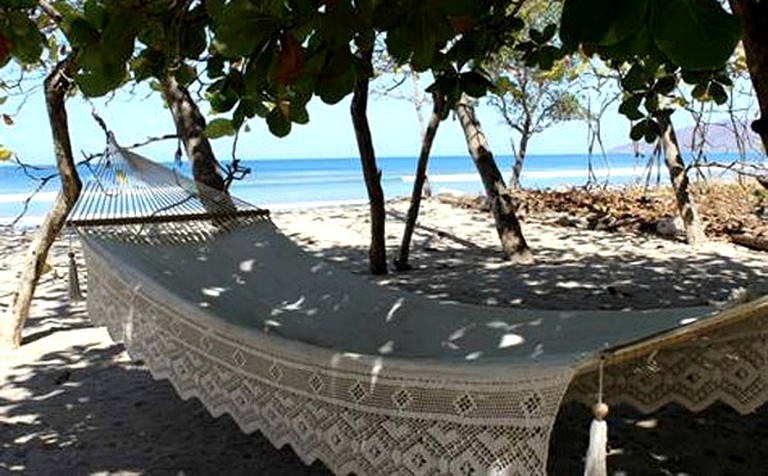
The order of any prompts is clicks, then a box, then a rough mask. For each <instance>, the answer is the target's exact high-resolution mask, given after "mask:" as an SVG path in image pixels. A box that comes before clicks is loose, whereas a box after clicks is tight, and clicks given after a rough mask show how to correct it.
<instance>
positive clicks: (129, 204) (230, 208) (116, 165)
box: [67, 133, 269, 239]
mask: <svg viewBox="0 0 768 476" xmlns="http://www.w3.org/2000/svg"><path fill="white" fill-rule="evenodd" d="M268 216H269V211H268V210H266V209H263V208H259V207H256V206H254V205H251V204H249V203H247V202H245V201H243V200H239V199H237V198H234V197H232V196H231V195H229V194H228V193H226V192H222V191H220V190H215V189H213V188H211V187H208V186H206V185H204V184H201V183H199V182H195V181H193V180H191V179H189V178H187V177H185V176H183V175H182V174H181V173H179V172H178V171H176V170H174V169H169V168H167V167H164V166H162V165H160V164H157V163H155V162H152V161H150V160H149V159H146V158H144V157H142V156H140V155H138V154H135V153H133V152H131V151H130V150H127V149H125V148H123V147H120V146H119V145H118V144H117V142H116V141H115V139H114V136H113V135H112V134H111V133H110V134H108V143H107V148H106V150H105V152H104V154H103V155H102V157H101V159H100V160H99V162H98V163H97V165H96V166H95V167H93V168H92V177H91V180H87V181H86V183H85V185H84V187H83V191H82V193H81V197H80V200H79V201H78V202H77V204H76V205H75V208H74V209H73V211H72V213H71V214H70V218H69V220H68V222H67V223H68V225H69V226H72V227H75V228H78V229H83V228H88V229H89V230H91V231H95V232H99V231H101V232H106V231H107V230H108V231H110V232H116V234H117V235H119V236H123V237H131V236H133V239H141V237H142V236H146V235H147V232H148V230H149V229H150V228H151V227H150V225H153V224H155V225H168V226H165V227H164V229H163V230H162V231H163V232H162V233H161V235H163V236H166V237H168V238H171V237H173V239H185V238H191V239H205V238H206V237H207V236H209V235H210V233H214V232H217V231H222V230H226V229H227V228H228V227H231V226H232V225H235V224H237V225H241V224H245V223H248V222H249V221H260V220H263V219H265V218H267V217H268ZM131 225H133V227H131ZM126 230H128V233H126ZM157 232H158V229H157V227H155V228H154V229H153V234H154V235H157V234H158V233H157ZM156 238H157V236H155V237H154V239H156Z"/></svg>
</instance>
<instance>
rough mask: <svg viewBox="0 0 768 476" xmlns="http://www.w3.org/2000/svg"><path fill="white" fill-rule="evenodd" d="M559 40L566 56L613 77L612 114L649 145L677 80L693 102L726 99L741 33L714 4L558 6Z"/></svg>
mask: <svg viewBox="0 0 768 476" xmlns="http://www.w3.org/2000/svg"><path fill="white" fill-rule="evenodd" d="M560 37H561V39H562V42H563V50H564V51H565V52H571V51H575V50H577V49H578V48H581V49H582V50H583V51H584V52H586V53H587V54H596V55H599V56H600V57H602V58H603V59H604V60H606V61H607V62H608V63H609V64H610V65H611V66H613V67H614V68H615V69H617V70H618V71H620V74H621V86H622V90H623V91H624V94H623V101H622V103H621V106H620V108H619V112H621V113H622V114H624V115H625V116H626V117H627V118H628V119H630V120H631V121H633V126H632V130H631V132H630V136H631V138H632V139H633V140H640V139H645V140H646V141H648V142H652V141H654V140H655V139H656V138H657V137H658V136H659V135H660V133H661V126H660V125H659V121H658V120H659V119H660V118H663V117H664V116H666V117H668V116H669V115H670V114H672V112H673V111H674V109H673V108H672V107H671V106H672V105H673V104H674V103H675V102H676V101H677V99H676V90H677V87H678V85H679V83H680V81H681V80H682V81H683V82H685V83H687V84H690V85H692V86H693V90H692V95H693V96H694V98H696V99H698V100H702V101H710V100H711V101H714V102H715V103H717V104H723V103H725V102H726V101H727V100H728V88H730V87H731V86H732V82H731V80H730V78H729V76H728V74H727V73H726V65H727V63H728V61H729V59H730V58H731V56H732V54H733V52H734V49H735V48H736V45H737V43H738V41H739V40H740V38H741V30H740V26H739V22H738V20H737V19H736V17H735V16H734V15H732V14H731V13H729V12H727V11H726V10H724V9H723V7H722V5H721V2H719V1H718V0H624V1H621V2H616V1H613V0H565V3H564V5H563V14H562V18H561V23H560Z"/></svg>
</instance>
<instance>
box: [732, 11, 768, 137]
mask: <svg viewBox="0 0 768 476" xmlns="http://www.w3.org/2000/svg"><path fill="white" fill-rule="evenodd" d="M729 3H730V5H731V8H732V9H733V12H734V13H735V14H736V15H737V16H738V18H739V20H740V21H741V27H742V29H743V32H744V36H743V39H744V51H745V53H746V57H747V65H748V67H749V75H750V77H751V78H752V84H753V85H754V87H755V93H756V95H757V100H758V102H759V104H760V119H758V120H756V121H755V122H753V123H752V129H753V130H754V131H755V132H756V133H758V134H759V135H760V138H761V139H762V141H763V150H764V151H767V152H768V3H766V2H765V1H760V0H730V2H729Z"/></svg>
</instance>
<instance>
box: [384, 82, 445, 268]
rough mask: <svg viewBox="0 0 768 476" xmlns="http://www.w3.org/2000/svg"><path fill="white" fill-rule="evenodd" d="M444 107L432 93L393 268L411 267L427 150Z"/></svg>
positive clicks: (441, 97)
mask: <svg viewBox="0 0 768 476" xmlns="http://www.w3.org/2000/svg"><path fill="white" fill-rule="evenodd" d="M444 108H445V98H444V97H443V96H441V95H439V94H436V93H435V94H432V116H431V117H430V118H429V124H428V125H427V129H426V130H425V131H424V135H423V137H422V141H421V151H420V152H419V161H418V164H417V165H416V178H415V179H414V181H413V192H412V193H411V205H410V206H409V207H408V216H407V218H406V221H405V231H404V232H403V241H402V243H400V255H399V256H398V257H397V259H396V260H395V269H397V270H398V271H405V270H408V269H411V267H410V265H409V264H408V256H409V254H410V252H411V238H413V230H414V228H415V227H416V219H417V218H418V217H419V206H420V205H421V195H422V190H423V189H424V182H425V181H426V179H427V162H429V152H430V151H431V150H432V143H433V142H434V140H435V135H437V129H438V127H440V119H441V117H442V115H443V110H444Z"/></svg>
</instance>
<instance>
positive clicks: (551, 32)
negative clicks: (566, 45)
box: [542, 23, 557, 42]
mask: <svg viewBox="0 0 768 476" xmlns="http://www.w3.org/2000/svg"><path fill="white" fill-rule="evenodd" d="M555 33H557V25H556V24H554V23H550V24H549V25H547V26H546V27H544V31H543V32H542V36H543V37H544V38H543V40H544V42H548V41H552V39H553V38H554V37H555Z"/></svg>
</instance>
